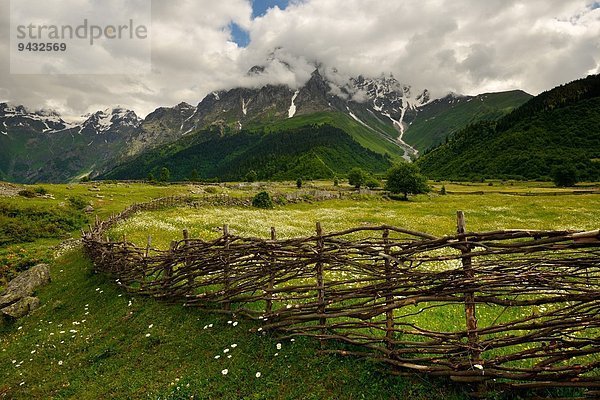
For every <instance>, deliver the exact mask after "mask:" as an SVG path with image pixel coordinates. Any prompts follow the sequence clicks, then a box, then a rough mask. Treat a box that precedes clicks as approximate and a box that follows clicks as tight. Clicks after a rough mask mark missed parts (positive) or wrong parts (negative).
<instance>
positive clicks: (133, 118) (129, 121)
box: [80, 107, 142, 134]
mask: <svg viewBox="0 0 600 400" xmlns="http://www.w3.org/2000/svg"><path fill="white" fill-rule="evenodd" d="M141 123H142V119H141V118H139V117H138V116H137V115H136V113H135V112H134V111H131V110H127V109H125V108H121V107H116V108H112V109H110V108H107V109H106V110H102V111H97V112H95V113H93V114H90V115H89V116H88V118H87V119H86V120H85V121H84V122H83V123H82V124H81V130H83V129H86V128H87V129H93V130H94V131H95V132H96V133H97V134H102V133H105V132H108V131H110V130H116V129H120V128H125V127H131V128H138V127H139V126H140V124H141ZM81 130H80V131H81Z"/></svg>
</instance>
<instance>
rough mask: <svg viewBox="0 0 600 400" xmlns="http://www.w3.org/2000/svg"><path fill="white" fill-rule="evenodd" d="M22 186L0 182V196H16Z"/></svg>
mask: <svg viewBox="0 0 600 400" xmlns="http://www.w3.org/2000/svg"><path fill="white" fill-rule="evenodd" d="M22 189H23V188H22V187H21V186H18V185H13V184H12V183H6V182H0V197H13V196H16V195H17V194H18V193H19V191H20V190H22Z"/></svg>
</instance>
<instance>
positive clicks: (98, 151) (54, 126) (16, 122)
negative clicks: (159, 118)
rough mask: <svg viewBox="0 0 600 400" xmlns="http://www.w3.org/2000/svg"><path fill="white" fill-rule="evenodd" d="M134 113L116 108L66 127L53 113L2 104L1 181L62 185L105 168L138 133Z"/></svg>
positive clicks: (89, 116) (137, 124) (0, 124)
mask: <svg viewBox="0 0 600 400" xmlns="http://www.w3.org/2000/svg"><path fill="white" fill-rule="evenodd" d="M140 122H141V120H140V119H139V118H138V117H137V115H135V113H134V112H133V111H129V110H124V109H121V108H115V109H112V110H105V111H99V112H97V113H94V114H91V115H88V116H86V118H85V120H84V121H83V122H82V123H80V124H69V123H67V122H65V121H63V120H62V119H60V117H59V116H57V115H56V114H44V113H40V112H29V111H27V110H26V109H25V108H24V107H16V108H15V107H11V106H8V105H7V104H4V103H3V104H0V126H2V127H3V129H4V130H3V131H2V134H0V179H3V180H11V181H16V182H36V181H46V182H64V181H68V180H70V179H73V178H74V177H77V176H81V175H85V174H87V173H90V172H91V171H92V170H94V169H95V170H103V169H104V168H105V167H106V165H107V164H109V163H110V160H112V159H114V158H115V156H116V155H118V154H120V152H121V151H122V149H123V148H124V147H126V146H127V141H128V140H130V139H131V137H132V136H133V135H135V134H136V133H137V132H138V129H139V125H140Z"/></svg>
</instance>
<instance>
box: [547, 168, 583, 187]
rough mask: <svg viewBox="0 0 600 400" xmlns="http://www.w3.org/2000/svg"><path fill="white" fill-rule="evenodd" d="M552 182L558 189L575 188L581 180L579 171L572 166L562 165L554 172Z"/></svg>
mask: <svg viewBox="0 0 600 400" xmlns="http://www.w3.org/2000/svg"><path fill="white" fill-rule="evenodd" d="M552 181H553V182H554V184H555V185H556V186H558V187H571V186H575V184H576V183H577V182H579V179H578V178H577V170H576V169H575V167H574V166H572V165H568V164H567V165H560V166H557V167H555V168H554V169H553V170H552Z"/></svg>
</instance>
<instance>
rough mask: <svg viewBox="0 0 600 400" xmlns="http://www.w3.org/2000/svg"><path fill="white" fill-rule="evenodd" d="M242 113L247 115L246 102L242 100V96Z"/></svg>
mask: <svg viewBox="0 0 600 400" xmlns="http://www.w3.org/2000/svg"><path fill="white" fill-rule="evenodd" d="M242 113H243V114H244V115H248V103H246V100H244V98H243V97H242ZM240 129H241V128H240Z"/></svg>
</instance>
